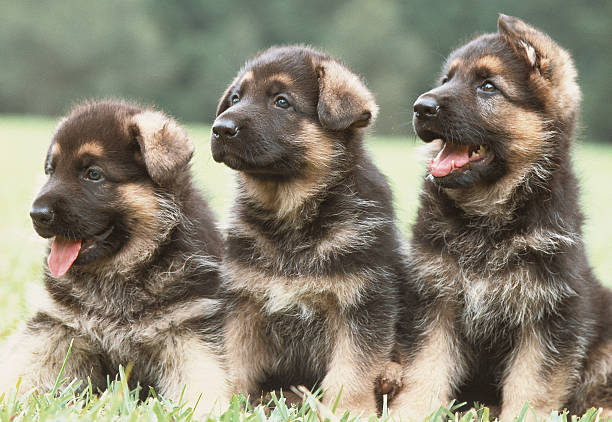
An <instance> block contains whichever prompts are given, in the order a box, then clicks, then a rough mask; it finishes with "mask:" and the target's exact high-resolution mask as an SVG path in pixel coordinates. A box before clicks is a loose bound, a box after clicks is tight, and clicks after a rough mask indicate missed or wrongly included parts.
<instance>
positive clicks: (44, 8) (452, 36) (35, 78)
mask: <svg viewBox="0 0 612 422" xmlns="http://www.w3.org/2000/svg"><path fill="white" fill-rule="evenodd" d="M502 3H504V4H502ZM499 12H503V13H506V14H510V15H514V16H518V17H521V18H523V19H525V20H526V21H528V22H530V23H532V24H533V25H535V26H537V27H539V28H541V29H542V30H544V31H546V32H548V33H549V34H550V35H551V36H552V37H553V38H554V39H555V40H557V41H558V42H559V43H560V44H561V45H563V46H565V47H566V48H568V49H569V50H570V51H571V52H572V54H573V56H574V58H575V59H576V64H577V67H578V69H579V73H580V83H581V86H582V89H583V93H584V102H583V108H582V125H581V126H582V129H581V131H580V135H579V138H580V142H578V143H577V147H576V149H575V154H574V157H573V158H574V161H575V168H576V170H577V173H578V176H579V178H580V182H581V185H582V194H581V202H582V205H583V208H584V211H585V214H586V215H587V220H586V224H585V232H584V239H585V244H586V245H587V251H588V254H589V258H590V259H591V263H592V264H593V266H594V268H595V272H596V274H597V275H598V276H599V277H600V279H601V280H602V281H603V282H604V283H606V284H607V285H609V286H612V259H610V257H611V256H612V255H611V253H610V246H611V240H610V239H612V224H610V217H611V216H612V212H611V211H610V209H611V208H612V189H610V186H609V185H610V180H612V131H611V130H610V128H611V127H612V118H611V116H610V114H611V111H612V109H611V107H610V103H611V102H612V77H611V76H612V1H610V0H606V1H603V0H601V1H597V0H590V1H588V0H584V1H582V2H569V1H568V2H564V3H562V2H556V1H551V0H537V1H534V0H514V1H513V2H501V1H493V0H466V1H460V2H459V1H457V2H451V1H448V2H424V1H418V2H417V1H416V0H409V1H404V0H387V1H377V0H334V1H332V0H310V1H299V2H298V1H289V0H265V1H237V0H200V1H196V0H175V1H167V0H121V1H119V0H104V1H84V0H52V1H45V2H42V1H34V0H17V1H16V0H0V152H1V153H0V180H1V182H0V337H3V336H5V335H6V334H7V333H8V332H9V331H10V330H11V329H12V328H13V327H14V326H15V324H17V323H18V322H19V321H23V319H24V313H26V314H27V313H28V306H27V305H26V303H27V300H28V298H29V297H31V296H32V295H31V294H30V293H28V292H29V291H30V290H29V288H28V285H30V283H33V284H34V285H37V284H38V285H39V284H40V280H41V273H42V264H43V260H44V256H45V248H46V243H47V242H46V241H45V240H44V239H41V238H40V237H38V236H37V235H36V233H35V232H34V230H33V229H32V224H31V221H30V218H29V208H30V204H31V202H32V199H33V198H34V196H35V195H36V193H37V191H38V190H39V188H40V186H42V184H43V183H44V182H45V180H46V178H45V176H44V173H43V161H44V157H45V154H46V151H47V148H48V145H49V141H50V139H51V136H52V133H53V128H54V126H55V125H56V123H57V118H58V116H60V115H62V114H64V113H66V112H67V111H68V110H69V109H70V107H71V105H72V104H74V103H75V102H77V101H79V100H80V99H84V98H88V97H126V98H129V99H134V100H137V101H140V102H143V103H146V104H154V105H157V106H158V107H160V108H162V109H164V110H166V111H167V112H169V113H171V114H172V115H174V116H175V117H177V118H178V119H179V121H181V122H182V123H184V124H185V125H186V127H187V130H188V133H189V135H190V137H191V138H192V139H193V141H194V143H195V145H196V155H195V158H194V162H193V170H194V175H195V177H196V179H197V183H198V185H199V186H201V187H202V188H203V190H204V192H205V193H206V196H207V198H208V200H209V202H210V203H211V205H212V207H213V209H214V210H215V211H216V214H217V216H218V218H219V221H220V222H221V223H223V222H224V221H226V220H227V216H228V212H227V210H228V208H229V206H230V204H231V201H232V196H233V191H232V180H233V173H232V171H231V170H229V169H228V168H227V167H225V166H223V165H220V164H217V163H215V162H214V161H213V160H212V158H211V156H210V148H209V139H210V124H211V123H212V122H213V120H214V113H215V109H216V104H217V100H218V99H219V97H220V95H221V93H222V92H223V91H224V89H225V87H226V86H227V84H229V82H230V81H231V80H232V79H233V77H234V75H235V74H236V73H237V71H238V69H239V68H240V66H241V65H242V64H243V63H244V61H245V60H246V59H248V58H250V57H252V56H253V55H255V54H256V53H257V52H258V51H260V50H262V49H265V48H267V47H269V46H270V45H273V44H288V43H306V44H312V45H313V46H316V47H319V48H323V49H324V50H326V51H328V52H329V53H331V54H333V55H335V56H337V57H339V58H341V59H342V60H343V61H344V62H346V63H347V64H348V65H349V66H350V67H351V68H352V69H353V70H355V71H356V72H357V73H359V74H361V75H363V76H364V78H365V79H366V81H367V82H368V85H369V86H370V88H371V89H372V91H373V92H374V93H375V94H376V97H377V99H378V102H379V104H380V106H381V110H380V111H381V112H380V114H379V118H378V121H377V125H376V127H375V128H374V131H373V132H372V136H370V137H369V138H368V140H367V147H368V148H369V149H370V151H371V153H372V155H373V157H374V160H375V162H376V163H377V165H378V166H379V167H380V168H381V170H382V171H383V172H384V173H385V174H386V175H387V176H388V178H389V182H390V184H391V186H392V188H393V191H394V195H395V202H396V210H397V216H398V224H399V226H400V228H401V229H402V231H403V233H404V234H405V236H406V238H409V237H410V227H411V223H412V221H413V220H414V216H415V213H416V209H417V207H418V199H417V198H418V192H419V190H420V186H421V183H422V180H423V175H424V170H425V164H424V163H423V162H422V158H421V155H422V154H420V153H419V148H418V146H419V145H420V144H421V143H420V142H418V141H417V140H415V139H414V138H413V137H412V136H411V135H412V129H411V120H412V104H413V103H414V100H415V99H416V97H417V96H418V95H419V94H421V93H422V92H424V91H426V90H428V89H429V88H430V87H431V86H432V84H433V83H434V81H435V80H436V78H437V76H438V72H439V69H440V66H441V64H442V62H443V60H444V58H445V57H446V56H447V54H448V53H449V52H450V51H451V50H452V49H453V48H454V47H457V46H459V45H461V44H462V43H464V42H465V41H467V40H469V39H470V38H471V37H473V36H474V35H477V34H479V33H484V32H494V31H496V30H497V28H496V26H497V14H498V13H499Z"/></svg>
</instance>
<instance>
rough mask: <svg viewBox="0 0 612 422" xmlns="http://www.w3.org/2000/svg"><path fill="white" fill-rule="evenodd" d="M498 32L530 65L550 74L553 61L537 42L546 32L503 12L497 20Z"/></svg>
mask: <svg viewBox="0 0 612 422" xmlns="http://www.w3.org/2000/svg"><path fill="white" fill-rule="evenodd" d="M497 32H498V33H499V34H500V35H502V36H503V37H504V38H505V39H506V41H507V42H508V43H509V44H510V46H511V47H512V49H513V50H514V51H515V53H516V54H517V55H518V56H519V57H521V58H522V59H523V60H524V61H525V62H526V63H527V65H528V66H529V67H531V68H532V69H533V70H537V71H538V72H539V73H540V74H542V75H543V76H545V77H549V76H550V70H551V61H550V59H549V58H548V57H546V55H545V52H544V51H543V49H542V48H538V45H537V44H536V41H537V39H538V38H541V37H545V35H544V34H541V33H540V31H538V30H537V29H535V28H534V27H532V26H530V25H527V24H526V23H525V22H523V21H522V20H520V19H518V18H515V17H512V16H508V15H504V14H501V13H500V15H499V18H498V20H497Z"/></svg>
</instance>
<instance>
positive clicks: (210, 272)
mask: <svg viewBox="0 0 612 422" xmlns="http://www.w3.org/2000/svg"><path fill="white" fill-rule="evenodd" d="M192 153H193V146H192V144H191V141H190V140H189V139H188V138H187V136H186V134H185V132H184V131H183V130H182V129H181V128H180V126H179V125H178V124H177V123H176V122H175V121H174V120H173V119H172V118H170V117H168V116H167V115H165V114H163V113H162V112H159V111H156V110H153V109H147V108H142V107H140V106H137V105H132V104H126V103H121V102H111V101H102V102H88V103H85V104H82V105H80V106H78V107H76V108H75V109H74V110H72V112H71V113H70V114H69V115H68V116H67V117H66V118H64V119H63V120H62V121H61V122H60V124H59V126H58V128H57V130H56V132H55V134H54V136H53V140H52V142H51V146H50V148H49V153H48V156H47V159H46V162H45V171H46V173H47V174H48V175H49V179H48V182H47V183H46V184H45V186H44V187H43V188H42V189H41V191H40V193H39V194H38V196H37V198H36V199H35V201H34V203H33V206H32V219H33V222H34V227H35V229H36V231H37V232H38V233H39V234H40V235H41V236H43V237H45V238H50V239H57V238H58V237H61V238H64V239H69V240H70V241H75V240H81V241H82V247H81V249H80V251H79V255H78V257H77V258H76V260H75V261H74V264H72V266H71V267H70V268H69V269H68V271H67V272H66V273H65V274H64V275H61V276H60V275H53V274H52V271H50V270H49V267H47V265H45V278H44V287H45V290H44V292H43V294H42V296H41V298H40V299H41V300H40V301H39V304H38V309H37V312H36V314H35V316H34V317H33V318H31V319H30V320H29V321H28V322H27V323H26V325H25V327H24V328H23V329H21V330H20V331H19V332H17V333H16V334H14V335H13V336H12V337H11V338H10V339H9V340H8V343H7V344H6V345H5V346H4V353H3V358H2V361H1V363H2V368H1V369H0V379H1V380H2V384H1V386H0V390H1V391H8V390H9V389H10V388H12V387H14V386H15V384H16V383H17V379H18V378H19V377H21V378H22V383H21V386H22V387H21V388H22V391H24V390H27V389H29V388H31V387H36V388H39V389H48V388H50V387H52V386H53V384H54V382H55V378H56V377H57V374H58V373H59V369H60V367H61V365H62V362H63V360H64V357H65V355H66V352H67V350H68V345H69V344H70V342H71V341H72V340H73V341H74V344H73V347H72V351H71V354H70V358H69V360H68V365H67V367H66V371H65V373H64V375H65V376H66V377H67V378H69V379H71V378H78V379H80V380H85V379H86V378H87V377H89V378H90V379H91V382H92V384H93V387H94V389H99V390H104V389H105V388H106V385H107V376H110V378H111V379H113V378H115V377H116V376H117V371H118V367H119V365H124V366H125V365H127V364H129V363H133V364H134V366H133V370H132V372H131V376H130V379H129V381H130V385H131V386H132V387H134V386H136V384H137V383H138V384H140V385H141V386H142V387H143V389H142V390H141V391H142V393H143V398H144V397H146V395H147V394H148V391H149V389H148V387H149V386H151V387H153V388H155V390H156V391H157V392H158V393H159V394H162V395H165V396H169V397H171V398H174V399H177V398H178V397H179V396H180V394H181V390H182V388H183V387H184V386H185V385H187V396H186V398H187V399H188V400H190V404H191V405H193V404H195V399H196V398H197V397H198V395H199V394H200V393H204V396H203V399H202V400H203V401H201V402H200V406H201V407H200V409H201V410H202V411H209V410H211V409H212V407H213V404H214V402H215V401H216V400H217V399H218V396H219V394H220V393H222V392H223V391H224V389H225V385H224V384H225V376H224V370H223V368H222V362H221V359H220V358H219V356H220V349H221V341H220V338H219V334H220V328H221V325H220V324H221V315H220V309H219V308H220V307H219V303H218V299H217V296H218V294H217V289H218V287H219V273H218V272H219V260H220V254H221V249H222V246H221V237H220V234H219V233H218V232H217V229H216V227H215V221H214V218H213V216H212V214H211V212H210V211H209V209H208V207H207V205H206V203H205V202H204V200H203V199H202V198H201V196H200V194H199V193H198V191H197V190H196V189H195V188H194V187H193V185H192V182H191V175H190V169H189V161H190V159H191V155H192Z"/></svg>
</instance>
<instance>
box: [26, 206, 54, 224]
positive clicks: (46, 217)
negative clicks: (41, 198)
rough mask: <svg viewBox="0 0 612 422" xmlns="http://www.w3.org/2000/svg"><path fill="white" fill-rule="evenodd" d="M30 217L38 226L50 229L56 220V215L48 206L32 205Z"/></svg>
mask: <svg viewBox="0 0 612 422" xmlns="http://www.w3.org/2000/svg"><path fill="white" fill-rule="evenodd" d="M30 217H32V221H34V223H36V225H38V226H40V227H49V226H50V225H51V224H52V223H53V220H54V219H55V213H54V212H53V210H52V209H51V208H50V207H49V206H47V205H36V204H34V205H32V209H31V210H30Z"/></svg>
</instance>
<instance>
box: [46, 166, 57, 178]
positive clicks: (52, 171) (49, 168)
mask: <svg viewBox="0 0 612 422" xmlns="http://www.w3.org/2000/svg"><path fill="white" fill-rule="evenodd" d="M53 173H55V169H54V168H53V167H45V174H46V175H47V176H51V175H52V174H53Z"/></svg>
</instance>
